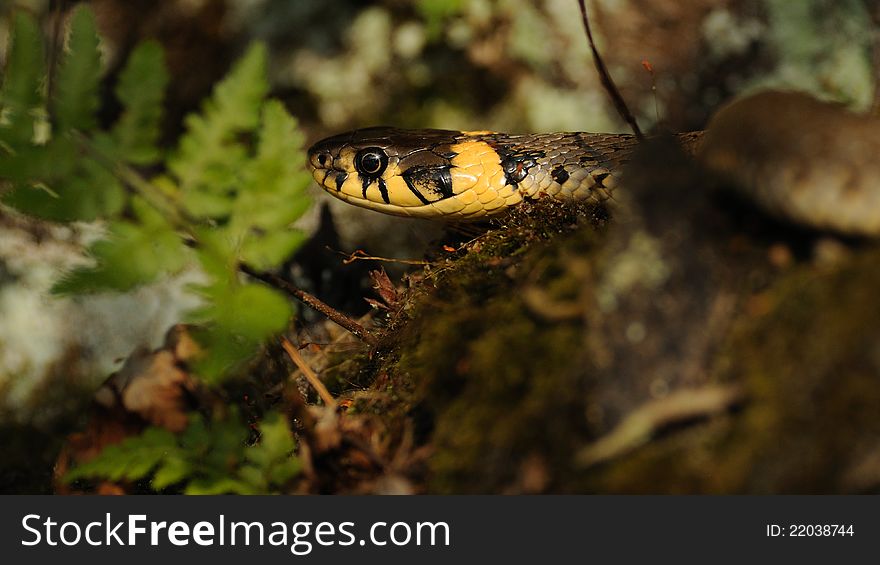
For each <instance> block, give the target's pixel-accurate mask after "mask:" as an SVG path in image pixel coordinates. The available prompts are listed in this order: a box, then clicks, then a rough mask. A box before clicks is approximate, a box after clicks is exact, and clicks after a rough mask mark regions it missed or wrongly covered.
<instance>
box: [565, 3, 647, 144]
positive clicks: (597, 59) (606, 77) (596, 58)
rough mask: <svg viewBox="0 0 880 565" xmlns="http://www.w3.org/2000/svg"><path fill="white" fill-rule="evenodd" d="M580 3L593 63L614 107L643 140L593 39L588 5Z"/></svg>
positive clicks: (643, 137) (640, 139)
mask: <svg viewBox="0 0 880 565" xmlns="http://www.w3.org/2000/svg"><path fill="white" fill-rule="evenodd" d="M578 5H579V6H580V8H581V18H582V19H583V22H584V30H585V31H586V32H587V42H588V43H589V44H590V51H592V52H593V63H595V64H596V71H598V73H599V80H600V81H602V86H603V87H604V88H605V91H606V92H607V93H608V95H609V96H610V97H611V101H612V102H614V107H615V108H616V109H617V113H618V114H620V117H621V118H623V119H624V121H626V123H628V124H629V127H630V128H632V130H633V133H634V134H635V135H636V138H638V140H639V141H643V140H644V139H645V136H644V135H642V130H641V129H639V124H638V123H637V122H636V119H635V117H634V116H633V115H632V113H631V112H630V111H629V107H627V105H626V102H625V101H624V99H623V96H621V95H620V91H619V90H617V86H616V85H615V84H614V80H613V79H612V78H611V73H609V72H608V68H607V67H606V66H605V62H604V61H603V60H602V56H601V55H599V50H598V49H597V48H596V42H595V41H593V32H592V30H591V29H590V18H589V17H587V6H586V4H585V3H584V0H578Z"/></svg>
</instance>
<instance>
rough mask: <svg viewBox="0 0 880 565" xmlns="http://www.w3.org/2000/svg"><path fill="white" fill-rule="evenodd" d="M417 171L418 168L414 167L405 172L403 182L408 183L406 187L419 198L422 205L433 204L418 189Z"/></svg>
mask: <svg viewBox="0 0 880 565" xmlns="http://www.w3.org/2000/svg"><path fill="white" fill-rule="evenodd" d="M416 169H418V167H413V168H412V169H408V170H406V171H404V172H403V180H404V181H405V182H406V187H407V188H408V189H409V190H410V192H412V193H413V194H415V195H416V198H418V199H419V201H420V202H421V203H422V204H430V203H431V202H430V201H429V200H428V199H427V198H425V196H424V195H423V194H422V193H421V192H420V191H419V189H418V187H417V186H416V183H417V175H416V173H418V171H417V170H416Z"/></svg>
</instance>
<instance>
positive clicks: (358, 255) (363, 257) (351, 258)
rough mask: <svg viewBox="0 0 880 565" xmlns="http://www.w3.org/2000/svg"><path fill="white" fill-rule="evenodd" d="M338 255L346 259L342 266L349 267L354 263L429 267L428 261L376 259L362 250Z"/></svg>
mask: <svg viewBox="0 0 880 565" xmlns="http://www.w3.org/2000/svg"><path fill="white" fill-rule="evenodd" d="M337 253H339V254H340V255H344V256H345V257H346V258H345V259H343V260H342V264H343V265H349V264H351V263H354V262H355V261H382V262H385V263H401V264H403V265H430V264H431V262H430V261H420V260H416V259H392V258H389V257H376V256H375V255H368V254H367V252H366V251H364V250H363V249H356V250H355V251H353V252H352V253H351V254H349V255H345V253H343V252H341V251H338V252H337Z"/></svg>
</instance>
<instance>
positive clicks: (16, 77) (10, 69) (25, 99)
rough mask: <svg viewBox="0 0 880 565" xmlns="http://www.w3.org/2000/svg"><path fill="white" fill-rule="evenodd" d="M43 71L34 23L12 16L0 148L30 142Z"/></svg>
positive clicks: (1, 99)
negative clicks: (33, 114)
mask: <svg viewBox="0 0 880 565" xmlns="http://www.w3.org/2000/svg"><path fill="white" fill-rule="evenodd" d="M45 74H46V68H45V63H44V54H43V42H42V39H41V37H40V29H39V28H38V27H37V23H36V22H35V21H34V20H33V18H31V17H30V16H28V15H26V14H25V13H24V12H18V13H17V14H15V17H14V19H13V23H12V39H11V44H10V50H9V53H8V54H7V60H6V70H5V72H4V74H3V88H2V90H0V134H2V135H0V139H2V141H0V148H2V145H4V144H5V145H7V146H17V145H25V144H29V143H31V142H32V141H33V138H34V118H33V116H32V115H31V113H32V112H33V110H34V109H35V108H37V107H38V106H40V105H41V104H42V85H43V80H44V76H45Z"/></svg>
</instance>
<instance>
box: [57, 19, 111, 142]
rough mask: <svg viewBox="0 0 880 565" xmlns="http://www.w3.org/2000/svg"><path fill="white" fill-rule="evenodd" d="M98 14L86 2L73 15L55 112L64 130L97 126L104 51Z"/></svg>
mask: <svg viewBox="0 0 880 565" xmlns="http://www.w3.org/2000/svg"><path fill="white" fill-rule="evenodd" d="M98 43H99V39H98V32H97V28H96V26H95V16H94V15H93V14H92V12H91V10H89V9H88V8H87V7H85V6H80V7H78V8H77V9H76V10H75V11H74V13H73V17H72V19H71V24H70V37H69V39H68V51H67V54H66V56H65V57H64V59H63V60H62V61H61V64H60V66H59V68H58V79H57V88H56V91H55V95H54V97H53V100H52V114H53V117H54V119H55V122H56V124H57V126H58V128H59V130H60V131H66V130H71V129H76V130H80V131H88V130H91V129H92V128H94V127H95V125H96V119H95V114H96V113H97V111H98V103H99V99H98V86H99V84H100V80H101V54H100V51H99V50H98Z"/></svg>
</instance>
